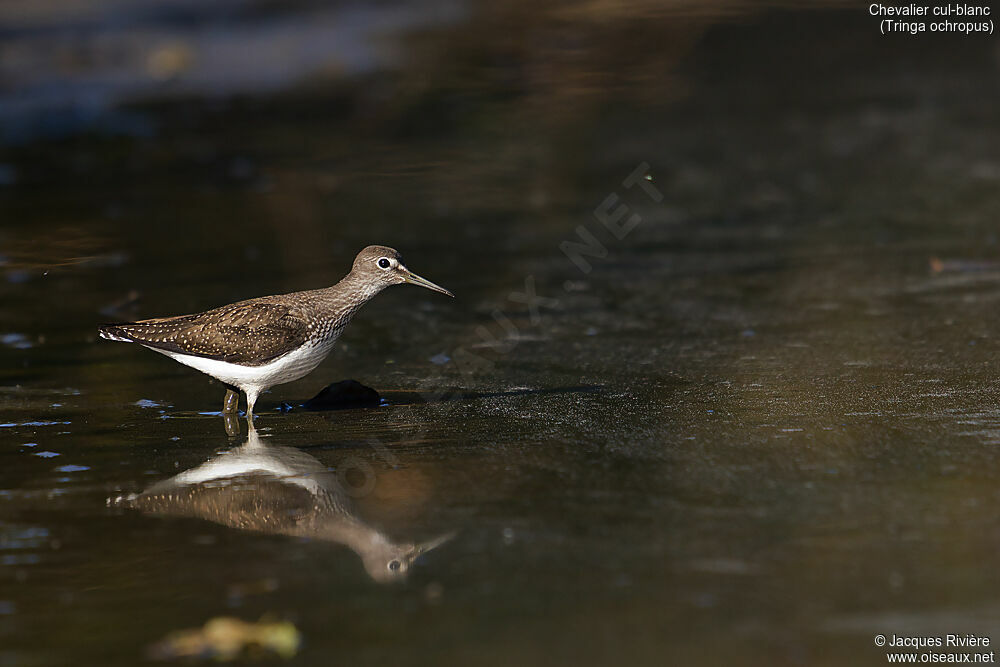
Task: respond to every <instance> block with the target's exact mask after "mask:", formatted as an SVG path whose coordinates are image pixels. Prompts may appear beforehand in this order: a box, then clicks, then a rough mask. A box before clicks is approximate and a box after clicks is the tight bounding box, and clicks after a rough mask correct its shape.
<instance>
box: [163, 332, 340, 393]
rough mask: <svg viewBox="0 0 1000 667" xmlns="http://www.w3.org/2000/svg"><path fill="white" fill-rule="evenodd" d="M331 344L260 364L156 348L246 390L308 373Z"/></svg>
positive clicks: (266, 386) (317, 364) (327, 351)
mask: <svg viewBox="0 0 1000 667" xmlns="http://www.w3.org/2000/svg"><path fill="white" fill-rule="evenodd" d="M333 343H334V340H328V341H323V342H321V343H318V344H315V345H306V346H304V347H301V348H299V349H297V350H295V351H294V352H289V353H288V354H285V355H283V356H280V357H278V358H277V359H274V360H272V361H269V362H268V363H266V364H263V365H261V366H241V365H240V364H233V363H230V362H228V361H219V360H217V359H206V358H204V357H195V356H192V355H189V354H181V353H179V352H168V351H165V350H156V351H157V352H160V353H162V354H165V355H167V356H168V357H170V358H171V359H174V360H175V361H179V362H181V363H182V364H184V365H185V366H190V367H191V368H194V369H196V370H199V371H201V372H202V373H206V374H208V375H211V376H212V377H214V378H215V379H217V380H219V381H221V382H224V383H226V384H228V385H232V386H235V387H239V388H240V389H242V390H243V391H247V390H248V389H249V390H258V391H262V390H264V389H267V388H268V387H273V386H274V385H276V384H284V383H285V382H291V381H292V380H298V379H299V378H300V377H303V376H305V375H308V374H309V373H310V372H312V370H313V369H314V368H316V367H317V366H319V364H320V362H322V361H323V359H325V358H326V355H328V354H330V350H331V348H333ZM150 349H155V348H150Z"/></svg>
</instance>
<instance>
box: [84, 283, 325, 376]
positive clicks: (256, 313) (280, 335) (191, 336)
mask: <svg viewBox="0 0 1000 667" xmlns="http://www.w3.org/2000/svg"><path fill="white" fill-rule="evenodd" d="M289 296H292V295H289ZM271 298H275V297H271ZM320 315H321V313H319V312H317V309H315V308H308V307H307V304H306V303H295V302H294V301H290V302H288V303H269V302H268V300H262V299H251V300H249V301H241V302H240V303H234V304H230V305H228V306H222V307H220V308H215V309H213V310H209V311H206V312H204V313H198V314H197V315H180V316H178V317H158V318H155V319H150V320H140V321H138V322H129V323H126V324H105V325H102V326H101V327H100V331H101V333H105V334H108V335H111V336H114V337H117V338H126V339H128V340H131V341H135V342H137V343H142V344H143V345H146V346H147V347H152V348H154V349H158V350H167V351H170V352H179V353H182V354H190V355H194V356H198V357H204V358H206V359H219V360H221V361H228V362H230V363H235V364H244V365H247V366H258V365H260V364H263V363H267V362H268V361H270V360H272V359H275V358H277V357H280V356H281V355H283V354H285V353H286V352H288V351H289V350H292V349H294V348H297V347H299V346H300V345H302V344H303V343H305V342H306V340H307V339H308V338H309V336H310V335H311V334H312V333H313V332H312V330H311V329H310V326H309V323H310V321H311V320H310V317H316V316H320ZM317 333H318V332H317Z"/></svg>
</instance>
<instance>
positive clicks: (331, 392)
mask: <svg viewBox="0 0 1000 667" xmlns="http://www.w3.org/2000/svg"><path fill="white" fill-rule="evenodd" d="M380 400H381V398H380V397H379V395H378V392H377V391H375V390H374V389H372V388H371V387H366V386H365V385H363V384H361V383H360V382H358V381H357V380H342V381H340V382H334V383H333V384H330V385H327V386H326V387H324V388H323V389H322V391H320V392H319V393H318V394H316V395H315V396H313V397H312V398H310V399H309V400H308V401H306V402H305V403H303V404H302V407H303V408H305V409H306V410H337V409H340V408H360V407H373V406H376V405H378V404H379V401H380Z"/></svg>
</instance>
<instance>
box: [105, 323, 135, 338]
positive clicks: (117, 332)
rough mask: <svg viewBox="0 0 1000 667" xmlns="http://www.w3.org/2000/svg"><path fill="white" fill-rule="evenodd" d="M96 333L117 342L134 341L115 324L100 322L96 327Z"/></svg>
mask: <svg viewBox="0 0 1000 667" xmlns="http://www.w3.org/2000/svg"><path fill="white" fill-rule="evenodd" d="M97 333H98V334H100V336H101V338H104V339H106V340H115V341H118V342H119V343H132V342H134V339H133V338H132V337H131V336H129V335H128V334H127V333H125V330H124V329H122V328H121V326H119V325H117V324H101V325H99V326H98V327H97Z"/></svg>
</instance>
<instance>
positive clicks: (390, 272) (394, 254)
mask: <svg viewBox="0 0 1000 667" xmlns="http://www.w3.org/2000/svg"><path fill="white" fill-rule="evenodd" d="M351 273H356V274H358V275H360V276H362V277H364V278H365V280H366V281H368V282H370V283H373V284H375V285H378V286H379V287H380V288H382V289H384V288H386V287H389V286H391V285H400V284H402V283H409V284H411V285H419V286H420V287H426V288H427V289H429V290H433V291H435V292H441V294H447V295H448V296H450V297H454V296H455V295H454V294H452V293H451V292H449V291H448V290H446V289H445V288H443V287H441V286H440V285H435V284H434V283H432V282H431V281H429V280H427V279H426V278H421V277H420V276H418V275H417V274H415V273H413V272H412V271H410V270H409V269H408V268H406V265H405V264H403V258H402V256H400V254H399V252H398V251H397V250H395V249H393V248H389V247H387V246H384V245H370V246H368V247H367V248H365V249H364V250H362V251H361V252H359V253H358V256H357V257H355V258H354V267H353V269H352V270H351Z"/></svg>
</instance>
